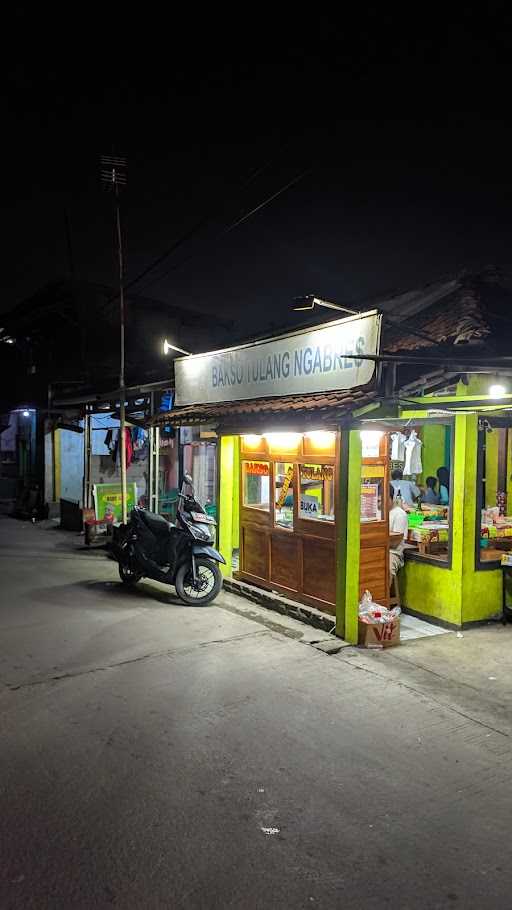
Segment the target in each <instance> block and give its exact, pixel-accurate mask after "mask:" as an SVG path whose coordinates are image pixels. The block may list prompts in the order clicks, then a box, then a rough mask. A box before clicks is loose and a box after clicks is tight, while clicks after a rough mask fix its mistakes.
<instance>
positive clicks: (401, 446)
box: [391, 433, 407, 461]
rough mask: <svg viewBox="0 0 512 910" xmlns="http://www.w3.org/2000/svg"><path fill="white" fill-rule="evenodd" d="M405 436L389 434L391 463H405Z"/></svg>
mask: <svg viewBox="0 0 512 910" xmlns="http://www.w3.org/2000/svg"><path fill="white" fill-rule="evenodd" d="M406 441H407V436H404V434H403V433H392V434H391V461H405V443H406Z"/></svg>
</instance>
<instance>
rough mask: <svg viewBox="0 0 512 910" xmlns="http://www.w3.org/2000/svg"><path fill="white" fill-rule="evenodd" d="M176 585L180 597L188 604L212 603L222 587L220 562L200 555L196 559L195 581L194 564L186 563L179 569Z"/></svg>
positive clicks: (202, 604)
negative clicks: (194, 576) (194, 574)
mask: <svg viewBox="0 0 512 910" xmlns="http://www.w3.org/2000/svg"><path fill="white" fill-rule="evenodd" d="M175 587H176V592H177V594H178V597H179V598H180V600H182V601H183V602H184V603H186V604H194V605H197V606H199V605H201V606H204V605H205V604H209V603H211V602H212V600H215V598H216V597H217V594H218V593H219V591H220V589H221V588H222V575H221V571H220V569H219V566H218V564H217V563H216V562H214V561H213V560H212V559H207V558H205V557H201V556H199V557H198V558H197V559H196V580H195V582H194V578H193V575H192V566H190V565H185V566H181V567H180V568H179V569H178V572H177V574H176V582H175Z"/></svg>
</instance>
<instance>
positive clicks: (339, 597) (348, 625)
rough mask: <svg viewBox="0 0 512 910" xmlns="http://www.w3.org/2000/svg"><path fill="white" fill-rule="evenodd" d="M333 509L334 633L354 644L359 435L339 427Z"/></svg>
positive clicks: (359, 497)
mask: <svg viewBox="0 0 512 910" xmlns="http://www.w3.org/2000/svg"><path fill="white" fill-rule="evenodd" d="M339 452H340V455H339V484H338V502H337V508H336V515H337V522H336V635H339V636H340V638H344V639H345V641H349V642H351V643H352V644H357V622H358V614H359V561H360V560H359V557H360V534H361V519H360V515H361V436H360V433H359V430H341V433H340V449H339Z"/></svg>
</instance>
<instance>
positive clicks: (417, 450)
mask: <svg viewBox="0 0 512 910" xmlns="http://www.w3.org/2000/svg"><path fill="white" fill-rule="evenodd" d="M421 444H422V443H421V439H420V438H419V436H418V434H417V433H416V431H415V430H412V432H411V435H410V436H409V439H408V440H407V442H406V443H405V466H404V474H406V475H408V476H410V475H411V474H421V472H422V471H423V466H422V464H421Z"/></svg>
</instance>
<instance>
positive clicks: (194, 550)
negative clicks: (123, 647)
mask: <svg viewBox="0 0 512 910" xmlns="http://www.w3.org/2000/svg"><path fill="white" fill-rule="evenodd" d="M187 488H188V489H189V491H190V492H188V493H187V492H186V489H187ZM215 525H216V522H215V519H214V518H212V517H211V516H210V515H207V514H206V512H205V510H204V509H203V507H202V505H201V504H200V503H199V502H198V501H197V500H196V498H195V493H194V485H193V480H192V477H191V476H190V474H185V478H184V482H183V485H182V488H181V492H180V494H179V503H178V511H177V516H176V523H175V524H172V523H170V522H168V521H166V519H165V518H163V517H162V516H161V515H157V514H155V513H154V512H148V511H146V510H145V509H139V508H135V509H133V510H132V512H131V513H130V518H129V521H128V522H127V524H125V525H121V527H120V528H119V531H118V533H117V534H116V537H115V540H114V543H113V545H112V550H113V553H114V555H115V558H116V559H117V561H118V563H119V575H120V577H121V581H123V582H124V584H126V585H134V584H136V583H137V582H138V581H140V579H141V578H152V579H154V580H155V581H160V582H163V583H164V584H168V585H173V586H174V587H175V588H176V593H177V594H178V597H179V598H180V600H182V601H183V602H184V603H186V604H202V605H204V604H208V603H211V602H212V600H214V599H215V598H216V597H217V595H218V593H219V591H220V590H221V588H222V575H221V571H220V569H219V563H224V564H225V563H226V560H225V559H224V558H223V557H222V556H221V554H220V553H219V552H218V550H216V549H215V548H214V546H213V544H214V542H215V532H214V528H215Z"/></svg>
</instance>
